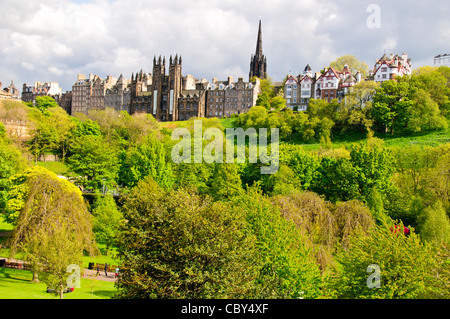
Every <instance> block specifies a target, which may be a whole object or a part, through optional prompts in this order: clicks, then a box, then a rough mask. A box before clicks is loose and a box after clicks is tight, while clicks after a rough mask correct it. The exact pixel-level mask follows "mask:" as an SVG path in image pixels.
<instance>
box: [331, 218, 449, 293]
mask: <svg viewBox="0 0 450 319" xmlns="http://www.w3.org/2000/svg"><path fill="white" fill-rule="evenodd" d="M397 227H398V228H396V227H395V226H394V225H393V224H383V225H380V226H376V227H374V228H373V229H372V230H371V231H370V232H369V233H368V234H364V233H362V232H361V233H359V234H353V235H352V236H351V237H350V240H349V247H348V249H346V250H342V251H340V253H339V254H338V256H337V261H338V262H339V264H340V266H341V267H340V268H339V269H337V270H336V275H337V277H336V278H335V279H333V280H331V281H330V286H331V287H333V288H332V289H331V293H330V295H331V296H334V297H336V298H351V299H422V298H435V297H436V296H439V295H443V294H448V292H447V291H444V290H443V287H444V285H445V282H446V281H448V273H447V274H446V273H445V266H442V263H441V261H440V259H439V258H437V257H436V252H435V251H433V249H432V248H431V247H430V246H426V245H424V244H423V243H421V241H420V238H419V236H417V235H416V234H415V233H414V232H411V234H410V235H409V236H406V235H404V234H403V231H399V230H398V229H403V225H400V226H397ZM372 265H373V266H375V267H379V270H380V273H379V276H380V282H379V287H377V286H376V282H375V280H372V279H374V278H373V277H372V278H371V277H370V276H371V275H373V276H377V274H372V273H371V272H373V270H371V269H370V268H369V266H372ZM441 267H444V269H442V268H441ZM447 267H448V266H447ZM436 271H438V272H439V273H440V274H441V276H436Z"/></svg>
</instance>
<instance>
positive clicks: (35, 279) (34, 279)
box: [32, 272, 39, 282]
mask: <svg viewBox="0 0 450 319" xmlns="http://www.w3.org/2000/svg"><path fill="white" fill-rule="evenodd" d="M32 282H39V278H38V274H37V272H34V273H33V280H32Z"/></svg>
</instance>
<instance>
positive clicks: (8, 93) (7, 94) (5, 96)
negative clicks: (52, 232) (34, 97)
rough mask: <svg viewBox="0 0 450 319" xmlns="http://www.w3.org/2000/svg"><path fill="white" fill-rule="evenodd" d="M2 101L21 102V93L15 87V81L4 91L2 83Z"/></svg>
mask: <svg viewBox="0 0 450 319" xmlns="http://www.w3.org/2000/svg"><path fill="white" fill-rule="evenodd" d="M0 100H20V91H19V90H18V89H17V88H16V87H15V86H14V81H12V80H11V84H10V85H9V86H7V87H5V88H3V89H2V82H0Z"/></svg>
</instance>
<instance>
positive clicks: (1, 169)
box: [0, 123, 27, 214]
mask: <svg viewBox="0 0 450 319" xmlns="http://www.w3.org/2000/svg"><path fill="white" fill-rule="evenodd" d="M0 124H1V123H0ZM1 126H2V125H0V127H1ZM26 167H27V163H26V161H25V159H24V158H23V157H22V153H21V152H20V150H19V149H17V148H16V147H15V146H14V145H11V144H10V143H9V142H8V141H7V140H6V139H5V138H4V137H0V212H1V213H2V214H4V213H5V208H6V203H7V200H8V191H9V179H10V178H11V177H12V176H14V175H16V174H19V173H21V172H22V171H23V170H24V169H25V168H26Z"/></svg>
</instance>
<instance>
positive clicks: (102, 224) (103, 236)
mask: <svg viewBox="0 0 450 319" xmlns="http://www.w3.org/2000/svg"><path fill="white" fill-rule="evenodd" d="M95 205H96V207H95V208H94V210H93V211H92V215H93V216H94V225H93V231H94V235H95V240H96V242H97V243H100V244H104V245H105V246H106V248H105V250H106V255H108V252H109V250H110V248H111V247H112V246H114V245H115V244H116V239H117V237H118V235H119V231H120V227H121V226H122V223H123V222H124V219H123V214H122V212H121V211H120V210H119V209H118V208H117V205H116V202H115V200H114V198H113V197H112V196H109V195H106V196H99V197H97V200H96V203H95Z"/></svg>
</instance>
